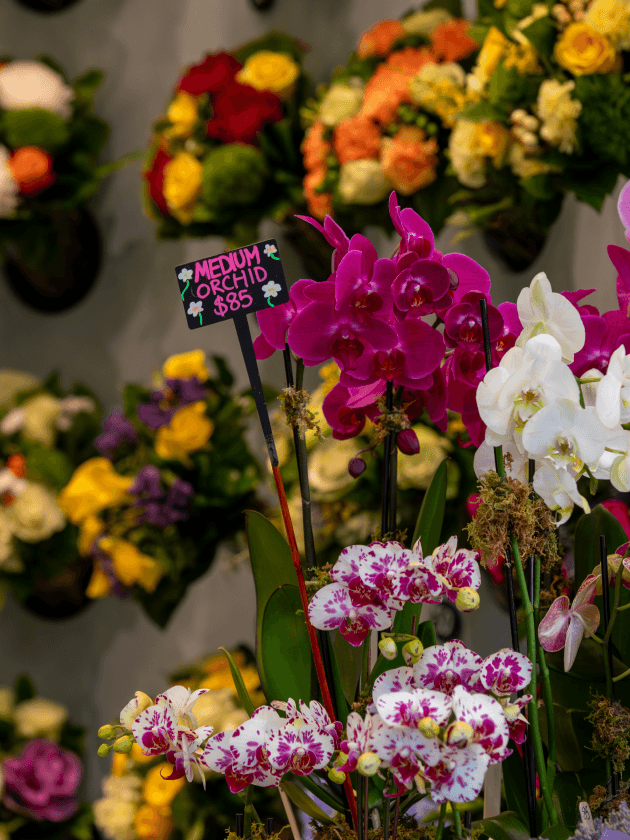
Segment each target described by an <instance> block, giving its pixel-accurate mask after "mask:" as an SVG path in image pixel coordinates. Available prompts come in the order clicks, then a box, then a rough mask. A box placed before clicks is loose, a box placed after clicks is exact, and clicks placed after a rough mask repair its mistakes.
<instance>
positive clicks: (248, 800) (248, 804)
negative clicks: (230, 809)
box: [243, 785, 254, 840]
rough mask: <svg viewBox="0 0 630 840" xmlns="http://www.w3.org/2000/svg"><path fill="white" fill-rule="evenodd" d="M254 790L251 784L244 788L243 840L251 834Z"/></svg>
mask: <svg viewBox="0 0 630 840" xmlns="http://www.w3.org/2000/svg"><path fill="white" fill-rule="evenodd" d="M253 792H254V787H253V785H248V786H247V788H246V790H245V796H244V801H245V825H244V827H243V837H245V840H247V838H249V837H251V836H252V817H253V816H254V806H253V805H252V794H253Z"/></svg>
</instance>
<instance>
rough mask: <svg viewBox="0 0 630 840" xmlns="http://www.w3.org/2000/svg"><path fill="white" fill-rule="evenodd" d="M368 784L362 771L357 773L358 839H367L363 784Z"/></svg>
mask: <svg viewBox="0 0 630 840" xmlns="http://www.w3.org/2000/svg"><path fill="white" fill-rule="evenodd" d="M365 784H367V779H366V778H365V776H362V775H361V774H360V773H357V826H356V829H357V840H367V837H364V835H363V805H364V802H365V798H364V796H363V786H364V785H365Z"/></svg>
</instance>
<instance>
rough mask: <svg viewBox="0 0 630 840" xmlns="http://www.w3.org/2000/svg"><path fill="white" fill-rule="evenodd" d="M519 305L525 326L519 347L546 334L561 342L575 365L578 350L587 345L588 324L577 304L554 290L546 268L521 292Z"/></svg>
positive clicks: (563, 353)
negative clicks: (583, 321)
mask: <svg viewBox="0 0 630 840" xmlns="http://www.w3.org/2000/svg"><path fill="white" fill-rule="evenodd" d="M516 306H517V309H518V317H519V318H520V320H521V324H522V325H523V332H522V333H521V334H520V336H519V337H518V339H517V340H516V346H517V347H524V346H525V343H526V342H527V341H529V339H530V338H532V337H533V336H535V335H540V334H541V333H546V334H547V335H552V336H553V337H554V338H555V339H556V340H557V341H558V343H559V344H560V346H561V348H562V358H563V359H564V361H565V362H567V364H571V362H572V361H573V359H574V357H575V353H577V352H578V351H579V350H581V349H582V347H584V342H585V340H586V334H585V332H584V324H583V323H582V319H581V318H580V313H579V312H578V311H577V309H576V308H575V306H573V304H572V303H571V302H570V301H568V300H567V299H566V298H565V297H563V296H562V295H558V294H556V293H555V292H552V291H551V283H550V282H549V279H548V277H547V275H546V274H545V273H544V271H541V272H540V274H537V275H536V276H535V277H534V279H533V280H532V282H531V284H530V287H529V288H525V289H523V290H522V291H521V293H520V295H519V296H518V299H517V301H516Z"/></svg>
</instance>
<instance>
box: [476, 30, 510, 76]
mask: <svg viewBox="0 0 630 840" xmlns="http://www.w3.org/2000/svg"><path fill="white" fill-rule="evenodd" d="M509 46H510V42H509V41H508V39H507V38H506V37H505V35H504V34H503V33H502V32H501V31H500V30H499V29H497V28H496V26H491V27H490V29H489V30H488V34H487V35H486V37H485V39H484V42H483V46H482V47H481V50H480V51H479V55H478V56H477V67H478V68H479V70H480V71H481V72H482V73H483V74H484V75H485V77H486V78H487V79H489V78H490V76H492V74H493V73H494V71H495V70H496V69H497V65H498V63H499V61H500V60H501V59H502V58H503V56H504V55H505V53H506V52H507V50H508V48H509Z"/></svg>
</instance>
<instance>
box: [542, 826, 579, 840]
mask: <svg viewBox="0 0 630 840" xmlns="http://www.w3.org/2000/svg"><path fill="white" fill-rule="evenodd" d="M572 835H573V832H572V831H569V829H568V828H567V827H566V825H561V824H560V823H556V825H550V826H549V828H546V829H545V830H544V831H543V833H542V834H541V835H540V836H541V837H548V838H549V840H568V838H569V837H571V836H572Z"/></svg>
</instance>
